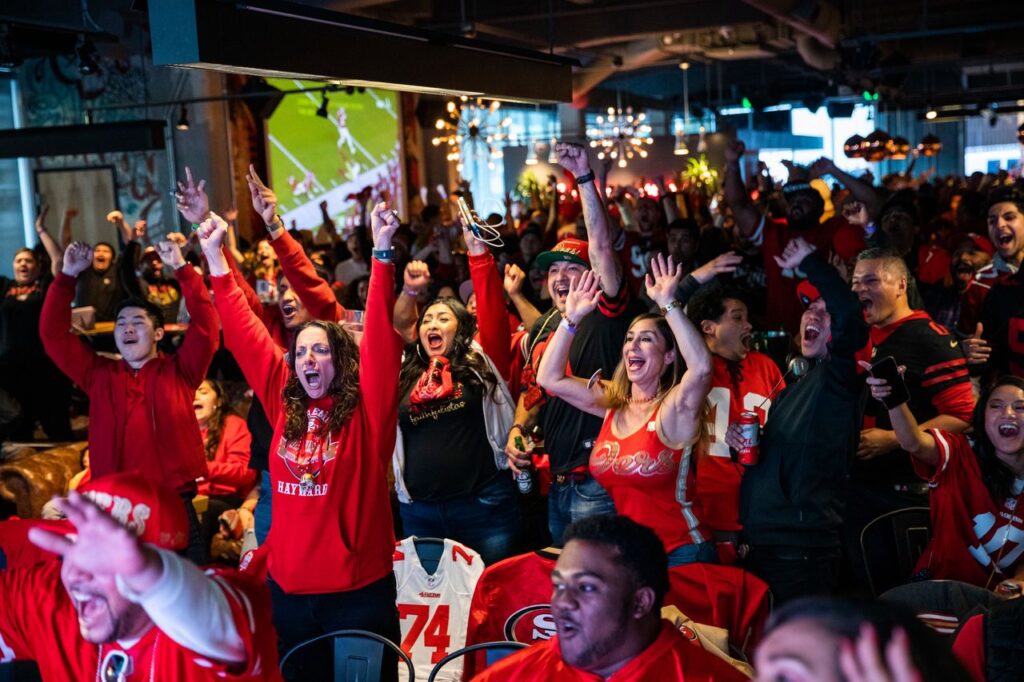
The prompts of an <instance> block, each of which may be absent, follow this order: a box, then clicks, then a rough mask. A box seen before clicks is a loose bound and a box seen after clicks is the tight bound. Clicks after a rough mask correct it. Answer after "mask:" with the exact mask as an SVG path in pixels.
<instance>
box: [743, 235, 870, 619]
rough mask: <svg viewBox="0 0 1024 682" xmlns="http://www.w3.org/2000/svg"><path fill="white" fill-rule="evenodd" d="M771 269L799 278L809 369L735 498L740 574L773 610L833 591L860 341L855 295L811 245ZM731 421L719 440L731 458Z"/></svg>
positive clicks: (783, 404)
mask: <svg viewBox="0 0 1024 682" xmlns="http://www.w3.org/2000/svg"><path fill="white" fill-rule="evenodd" d="M780 261H781V263H780V265H782V266H785V267H791V268H799V269H800V270H802V271H804V272H806V273H807V276H808V280H807V281H805V282H801V283H800V286H799V287H798V289H797V290H798V292H799V296H800V301H801V303H802V304H803V305H804V306H805V307H806V310H805V311H804V314H803V316H802V317H801V319H800V354H801V355H802V356H803V357H804V358H805V359H806V360H807V361H808V363H809V364H810V368H809V369H808V370H806V372H804V373H802V376H801V377H799V379H798V381H796V383H790V385H789V386H787V387H786V390H784V391H782V392H781V393H780V394H779V396H778V398H777V399H776V400H775V404H774V406H773V407H772V413H771V416H770V418H769V419H768V420H767V422H766V424H765V428H764V434H763V435H762V436H761V460H760V461H759V462H758V463H757V464H756V465H754V466H751V467H747V469H746V472H745V474H744V476H743V483H742V486H741V490H740V518H741V520H742V523H743V540H744V543H745V544H747V545H748V546H749V552H748V553H747V555H746V560H745V564H744V567H745V568H746V569H747V570H748V571H750V572H751V573H753V574H754V575H756V576H758V577H759V578H762V579H763V580H764V581H765V582H767V583H768V585H769V587H770V588H771V590H772V595H773V597H774V598H775V603H776V604H781V603H782V602H785V601H788V600H790V599H793V598H794V597H799V596H804V595H810V594H830V593H831V592H832V591H833V590H834V589H835V587H836V585H837V582H838V576H839V567H840V558H841V549H840V548H841V544H842V543H841V535H840V528H841V526H842V518H843V490H844V488H845V485H846V476H847V472H848V470H849V467H850V463H851V462H852V461H853V455H854V453H855V452H856V451H857V442H858V439H859V436H860V418H859V417H860V410H861V403H862V402H863V398H862V390H861V388H862V384H861V381H860V378H859V376H858V373H857V363H856V360H855V355H856V353H857V351H859V350H860V349H861V348H862V347H863V346H864V344H865V343H867V339H868V329H867V325H866V324H865V323H864V318H863V317H862V316H861V314H860V305H859V303H858V301H857V297H856V296H854V295H853V293H852V292H851V291H850V289H849V287H848V286H847V285H846V282H844V281H843V280H842V278H841V277H840V276H839V273H837V272H836V270H835V268H833V267H832V266H831V265H829V264H828V263H826V262H825V261H824V260H823V259H822V258H821V257H820V256H818V255H817V254H815V253H814V249H813V247H811V246H810V245H809V244H808V243H807V242H805V241H804V240H802V239H799V238H798V239H794V240H793V241H792V242H790V243H789V245H788V246H787V247H786V250H785V251H784V252H783V255H782V257H781V258H780ZM733 420H734V421H733V422H732V423H731V424H730V425H729V431H728V433H727V435H726V439H727V441H728V443H729V445H730V447H732V448H733V449H736V450H739V449H740V448H741V447H742V436H741V431H740V425H739V423H738V422H736V421H735V415H734V416H733Z"/></svg>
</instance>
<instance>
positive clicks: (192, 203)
mask: <svg viewBox="0 0 1024 682" xmlns="http://www.w3.org/2000/svg"><path fill="white" fill-rule="evenodd" d="M174 198H175V199H176V200H177V204H178V212H179V213H181V215H182V216H183V217H184V218H185V220H187V221H188V222H190V223H192V224H193V225H198V224H199V223H201V222H203V221H204V220H206V218H207V217H209V214H210V199H209V198H208V197H207V196H206V180H200V181H199V184H198V185H197V184H196V183H195V181H194V180H193V179H192V169H191V168H189V167H188V166H185V182H184V183H182V182H181V181H180V180H179V181H178V193H177V194H175V195H174Z"/></svg>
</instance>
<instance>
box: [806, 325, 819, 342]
mask: <svg viewBox="0 0 1024 682" xmlns="http://www.w3.org/2000/svg"><path fill="white" fill-rule="evenodd" d="M820 336H821V327H819V326H817V325H815V324H809V325H807V327H806V328H805V329H804V340H805V341H807V342H808V343H814V342H815V341H817V340H818V337H820Z"/></svg>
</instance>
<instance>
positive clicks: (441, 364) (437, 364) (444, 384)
mask: <svg viewBox="0 0 1024 682" xmlns="http://www.w3.org/2000/svg"><path fill="white" fill-rule="evenodd" d="M453 384H454V382H453V381H452V363H451V361H450V360H449V359H448V358H446V357H445V356H443V355H439V356H438V357H435V358H431V359H430V363H429V364H428V365H427V369H426V370H425V371H424V372H423V375H422V376H421V377H420V379H419V381H417V382H416V386H414V387H413V389H412V393H411V394H410V395H409V402H410V403H412V404H413V405H418V404H420V403H427V402H430V401H432V400H440V399H441V398H447V397H448V396H450V395H451V394H452V388H453Z"/></svg>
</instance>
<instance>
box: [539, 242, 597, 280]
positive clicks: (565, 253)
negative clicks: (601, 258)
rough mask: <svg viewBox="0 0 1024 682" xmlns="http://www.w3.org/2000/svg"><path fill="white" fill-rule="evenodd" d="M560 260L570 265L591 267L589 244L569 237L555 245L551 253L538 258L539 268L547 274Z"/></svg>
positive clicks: (544, 252) (548, 252)
mask: <svg viewBox="0 0 1024 682" xmlns="http://www.w3.org/2000/svg"><path fill="white" fill-rule="evenodd" d="M560 260H567V261H569V262H570V263H576V264H577V265H582V266H583V267H585V268H589V267H590V255H589V254H588V253H587V243H586V242H585V241H583V240H582V239H576V238H575V237H569V238H568V239H563V240H562V241H560V242H558V243H557V244H555V248H553V249H551V250H550V251H543V252H541V253H540V254H539V255H538V256H537V266H538V267H539V268H540V269H541V270H543V271H544V272H547V270H548V268H550V267H551V264H552V263H556V262H558V261H560Z"/></svg>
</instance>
